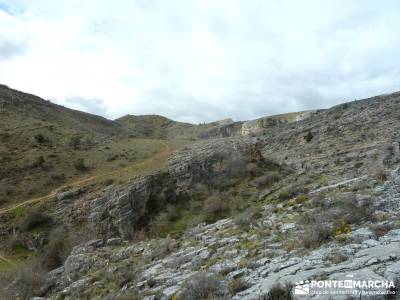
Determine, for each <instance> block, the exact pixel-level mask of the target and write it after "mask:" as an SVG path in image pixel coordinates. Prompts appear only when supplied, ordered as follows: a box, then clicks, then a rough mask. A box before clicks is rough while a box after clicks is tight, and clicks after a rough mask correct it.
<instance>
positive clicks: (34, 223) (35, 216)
mask: <svg viewBox="0 0 400 300" xmlns="http://www.w3.org/2000/svg"><path fill="white" fill-rule="evenodd" d="M52 223H53V220H52V218H51V217H49V216H48V215H45V214H43V213H40V212H36V211H34V212H30V213H28V214H27V215H26V216H25V217H24V218H23V219H22V220H21V223H20V225H19V227H20V228H21V230H24V231H26V230H32V229H35V228H38V227H41V226H50V225H51V224H52Z"/></svg>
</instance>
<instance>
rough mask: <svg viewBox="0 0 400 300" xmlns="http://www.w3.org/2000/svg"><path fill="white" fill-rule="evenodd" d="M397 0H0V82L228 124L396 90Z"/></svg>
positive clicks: (106, 112) (123, 108)
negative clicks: (228, 121)
mask: <svg viewBox="0 0 400 300" xmlns="http://www.w3.org/2000/svg"><path fill="white" fill-rule="evenodd" d="M399 32H400V1H398V0H393V1H385V0H380V1H375V0H374V1H368V0H362V1H361V0H360V1H350V0H344V1H341V0H332V1H328V0H324V1H319V0H318V1H317V0H316V1H313V0H303V1H289V0H276V1H268V0H259V1H257V0H198V1H197V0H118V1H116V0H85V1H82V0H57V1H55V0H35V1H33V0H0V83H3V84H7V85H8V86H10V87H12V88H16V89H19V90H22V91H25V92H29V93H33V94H36V95H38V96H41V97H43V98H46V99H51V100H52V101H53V102H56V103H59V104H63V105H65V106H68V107H72V108H77V109H80V110H84V111H88V112H92V113H96V114H101V115H103V116H106V117H108V118H117V117H120V116H122V115H125V114H128V113H129V114H161V115H164V116H167V117H170V118H172V119H175V120H180V121H190V122H202V121H214V120H218V119H223V118H228V117H230V118H233V119H235V120H245V119H253V118H257V117H260V116H265V115H272V114H277V113H283V112H289V111H298V110H305V109H312V108H325V107H329V106H332V105H334V104H337V103H341V102H346V101H351V100H354V99H360V98H365V97H368V96H373V95H377V94H382V93H388V92H393V91H396V90H400V33H399Z"/></svg>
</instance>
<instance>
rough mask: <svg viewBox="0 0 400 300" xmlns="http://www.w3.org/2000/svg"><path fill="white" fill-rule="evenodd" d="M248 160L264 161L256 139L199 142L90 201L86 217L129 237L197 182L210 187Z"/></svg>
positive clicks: (236, 172) (237, 171) (235, 173)
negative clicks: (163, 164)
mask: <svg viewBox="0 0 400 300" xmlns="http://www.w3.org/2000/svg"><path fill="white" fill-rule="evenodd" d="M250 162H256V163H260V164H262V163H263V157H262V156H261V153H260V145H259V144H258V143H257V140H256V139H219V140H213V141H204V142H201V143H198V144H196V145H194V146H191V147H190V148H187V149H184V150H181V151H178V152H176V153H174V154H173V156H172V157H171V158H170V160H169V163H168V165H167V166H166V168H165V169H163V170H161V171H160V172H157V173H155V174H151V175H148V176H144V177H138V178H135V179H133V181H132V182H131V183H130V184H129V187H128V188H127V189H124V190H121V191H113V192H109V193H107V194H106V195H104V196H102V197H100V198H98V199H95V200H94V201H92V204H91V208H90V215H89V221H90V223H92V224H93V225H94V226H95V227H97V229H98V230H100V232H102V233H106V232H107V231H110V232H108V234H110V235H112V234H118V235H120V236H121V237H123V238H129V237H131V236H132V234H133V233H134V232H135V230H136V229H138V228H139V227H140V225H143V224H144V223H146V221H147V220H148V218H149V217H151V216H152V215H155V214H156V213H157V211H158V210H160V208H161V207H162V206H165V205H166V204H167V203H173V202H175V201H177V200H179V199H182V198H184V197H186V196H187V194H188V193H189V192H191V191H193V190H194V189H195V187H196V185H198V184H204V185H206V186H209V187H212V186H214V185H216V184H217V183H218V181H219V180H220V179H221V178H225V179H226V178H231V177H235V176H238V175H239V174H241V173H242V172H243V170H245V168H246V164H247V163H250Z"/></svg>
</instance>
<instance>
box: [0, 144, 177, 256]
mask: <svg viewBox="0 0 400 300" xmlns="http://www.w3.org/2000/svg"><path fill="white" fill-rule="evenodd" d="M163 145H164V148H163V149H162V150H161V151H160V152H158V153H157V154H156V155H154V156H152V157H150V158H147V159H145V160H143V161H141V162H139V163H137V164H135V165H134V166H128V167H125V168H122V169H118V170H115V171H112V172H106V173H102V174H98V175H93V176H90V177H86V178H83V179H80V180H77V181H74V182H69V183H68V184H65V185H63V186H60V187H58V188H57V189H55V190H53V191H51V192H50V193H49V194H47V195H45V196H42V197H38V198H33V199H29V200H26V201H23V202H21V203H18V204H15V205H12V206H10V207H6V208H3V209H0V215H2V214H5V213H7V212H10V211H13V210H15V209H17V208H19V207H24V206H27V205H30V204H34V203H37V202H41V201H43V200H47V199H50V198H53V197H55V196H56V195H57V193H58V192H59V191H60V190H62V189H63V188H65V187H67V186H74V187H77V186H82V185H83V184H85V183H88V182H91V181H95V180H98V179H100V178H103V177H108V176H111V175H116V174H122V173H123V172H127V171H129V170H131V169H133V167H134V168H135V169H137V170H140V171H141V172H142V173H138V174H143V173H145V172H146V171H150V170H151V168H149V167H148V166H149V165H151V164H152V163H156V165H158V163H162V162H165V161H166V160H167V159H168V158H169V157H170V155H171V153H172V149H171V146H170V145H169V144H168V143H166V142H165V143H164V142H163ZM146 168H147V170H146ZM155 169H156V168H155ZM138 174H135V175H138ZM0 259H4V258H3V257H2V256H1V255H0Z"/></svg>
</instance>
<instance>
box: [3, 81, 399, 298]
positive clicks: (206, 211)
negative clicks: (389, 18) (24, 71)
mask: <svg viewBox="0 0 400 300" xmlns="http://www.w3.org/2000/svg"><path fill="white" fill-rule="evenodd" d="M10 93H11V94H12V95H13V96H12V97H11V98H13V97H16V98H18V97H20V99H22V100H21V103H23V102H27V103H31V102H30V101H32V103H35V104H29V105H32V106H35V105H38V107H39V108H40V107H41V106H42V105H43V106H45V107H47V108H46V110H47V109H48V110H50V111H51V112H54V114H58V116H52V117H51V118H50V116H49V119H46V118H42V119H41V118H40V117H38V114H40V109H37V112H36V113H33V114H32V115H31V114H30V112H29V110H24V109H23V107H24V106H21V105H22V104H21V103H20V104H17V105H14V106H12V104H11V102H7V103H6V105H8V110H7V109H6V110H4V111H3V114H4V116H5V118H7V120H8V122H3V123H2V125H1V126H2V127H1V129H2V135H1V138H2V139H4V143H2V147H4V148H5V149H6V150H5V152H4V153H6V154H7V155H9V156H10V157H13V158H14V159H10V158H7V159H6V160H4V161H2V169H1V172H2V173H1V175H2V177H1V180H2V181H1V183H2V184H3V186H2V189H1V191H2V192H3V195H5V196H3V198H2V199H7V200H6V201H9V205H11V206H9V205H5V206H4V207H5V208H7V209H6V210H1V209H0V270H2V272H0V284H2V285H3V286H6V287H7V288H5V289H3V290H2V291H0V297H3V298H5V299H7V297H8V298H10V299H14V298H15V299H16V298H21V299H29V297H31V296H41V297H44V298H45V299H51V300H55V299H70V300H73V299H162V300H171V299H174V300H176V299H179V300H193V299H199V300H200V299H234V300H239V299H240V300H242V299H247V300H255V299H268V300H272V299H292V293H291V289H292V286H293V285H294V284H296V282H298V281H300V280H313V279H319V278H325V279H337V278H345V276H347V275H348V274H350V273H351V274H354V276H355V278H358V277H360V278H361V279H364V278H365V279H371V278H372V279H374V280H375V279H376V280H382V278H388V279H390V280H393V281H394V282H396V284H400V276H399V274H400V250H399V249H400V245H399V240H400V222H399V216H400V205H399V203H400V185H399V182H400V134H399V132H400V122H399V120H400V93H393V94H389V95H382V96H377V97H373V98H369V99H365V100H360V101H353V102H349V103H345V104H341V105H338V106H335V107H332V108H329V109H325V110H316V111H307V112H298V113H289V114H284V115H278V116H272V117H264V118H260V119H257V120H252V121H243V122H234V121H232V120H229V119H228V120H223V121H219V122H213V123H209V124H204V125H191V124H186V123H179V122H175V121H172V120H169V119H167V118H164V117H161V116H156V115H151V116H130V115H128V116H125V117H122V118H120V119H118V120H116V121H109V120H106V119H103V118H100V117H96V116H92V115H89V116H86V114H83V113H79V112H76V116H75V111H71V110H68V109H66V108H62V107H60V106H57V105H54V104H51V103H48V102H45V101H44V100H41V99H39V98H36V97H34V96H30V95H26V94H23V93H20V92H17V91H13V90H9V89H6V88H3V94H4V95H7V96H4V98H6V99H8V100H7V101H9V99H10V96H9V95H10ZM17 96H18V97H17ZM31 98H32V100H29V99H31ZM23 99H25V100H23ZM12 101H15V100H12ZM12 103H14V102H12ZM19 110H20V111H21V116H25V117H20V116H18V113H17V112H18V111H19ZM64 110H65V113H64ZM32 111H33V112H34V111H35V110H34V109H32ZM49 114H50V112H49ZM64 114H66V115H67V116H69V117H68V118H67V119H68V121H66V122H65V123H63V118H62V116H63V115H64ZM84 116H86V117H84ZM18 118H19V119H18ZM13 119H15V120H13ZM72 119H73V120H74V121H71V120H72ZM17 120H19V121H17ZM83 120H84V121H83ZM89 120H90V121H89ZM13 122H15V123H13ZM24 122H25V123H24ZM82 122H83V123H84V122H90V123H91V122H93V123H94V124H96V125H94V124H90V125H89V124H88V125H87V126H88V127H87V128H86V129H85V130H83V129H82V130H80V126H81V125H82V124H83V123H82ZM36 123H38V124H42V125H43V124H44V125H46V126H44V127H42V125H40V126H38V127H32V126H34V125H33V124H36ZM12 124H13V125H12ZM21 124H25V126H26V127H21ZM76 124H80V125H79V126H78V125H76ZM35 126H36V125H35ZM49 126H50V127H51V126H54V128H53V129H49ZM28 127H31V128H35V129H34V133H32V132H31V131H29V130H27V128H28ZM19 129H25V130H21V131H19V134H14V135H13V133H16V132H17V130H19ZM76 137H79V138H76ZM172 150H175V151H172ZM54 155H56V156H54ZM41 156H42V159H38V158H37V157H41ZM32 161H33V162H35V163H32ZM28 162H30V163H29V164H28ZM28 166H29V168H28ZM3 168H7V171H3V170H6V169H3ZM56 172H62V173H63V174H64V176H65V178H64V177H63V176H61V178H62V179H59V181H57V182H53V183H54V185H53V186H52V185H49V186H47V185H45V183H44V182H42V180H43V179H49V176H51V174H53V173H56ZM18 175H21V176H18ZM57 178H58V177H56V179H57ZM69 180H71V181H69ZM68 182H70V183H71V184H68ZM7 187H13V188H14V187H15V189H16V190H17V192H15V193H16V194H17V195H16V196H12V195H13V192H10V193H9V196H7V195H8V192H6V193H4V190H3V189H4V188H7ZM27 187H35V188H36V189H37V190H36V191H34V192H31V193H30V195H29V192H28V189H27ZM51 187H54V188H57V187H58V188H61V189H60V190H56V192H54V190H53V192H51V191H52V190H51ZM49 191H50V193H49ZM35 193H36V194H40V193H43V194H44V195H45V198H44V199H46V201H42V200H43V198H39V200H40V201H34V202H21V203H20V204H19V205H18V204H16V203H17V201H14V200H15V199H16V200H19V199H20V198H19V195H21V199H22V198H25V199H31V198H29V197H30V196H31V195H34V194H35ZM22 196H23V197H22ZM12 197H14V198H12ZM13 199H14V200H13ZM13 201H14V202H13ZM33 270H35V271H33ZM356 276H357V277H356ZM358 296H360V295H357V297H358ZM323 299H325V298H323ZM340 299H342V298H340ZM343 299H345V298H343Z"/></svg>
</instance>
